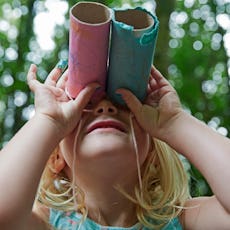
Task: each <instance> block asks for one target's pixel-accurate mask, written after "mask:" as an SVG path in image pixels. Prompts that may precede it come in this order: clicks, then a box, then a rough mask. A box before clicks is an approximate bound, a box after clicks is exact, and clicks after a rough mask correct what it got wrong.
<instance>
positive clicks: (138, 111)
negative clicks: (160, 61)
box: [117, 66, 183, 140]
mask: <svg viewBox="0 0 230 230" xmlns="http://www.w3.org/2000/svg"><path fill="white" fill-rule="evenodd" d="M117 93H119V94H121V95H122V97H123V99H124V101H125V102H126V104H127V106H128V107H129V109H130V110H131V112H132V113H133V114H134V116H135V118H136V120H137V121H138V123H139V124H140V126H141V127H142V128H143V129H144V130H145V131H146V132H147V133H149V134H150V135H151V136H152V137H156V138H159V139H161V140H165V139H166V135H167V134H168V132H169V131H171V128H172V126H173V124H174V121H175V120H176V119H177V118H178V116H179V115H180V114H181V112H182V111H183V110H182V107H181V103H180V100H179V97H178V95H177V93H176V91H175V89H174V88H173V87H172V86H171V85H170V83H169V82H168V81H167V80H166V79H165V78H164V77H163V76H162V75H161V73H160V72H159V71H158V70H157V69H156V68H154V67H153V66H152V68H151V73H150V79H149V84H148V93H147V97H146V100H145V103H144V104H142V103H141V102H140V101H139V100H138V99H137V98H136V96H135V95H134V94H133V93H132V92H130V91H129V90H127V89H118V90H117Z"/></svg>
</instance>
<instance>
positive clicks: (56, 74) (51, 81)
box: [45, 59, 68, 86]
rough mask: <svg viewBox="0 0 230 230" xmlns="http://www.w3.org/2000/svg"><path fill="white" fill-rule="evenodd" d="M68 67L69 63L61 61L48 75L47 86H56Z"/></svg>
mask: <svg viewBox="0 0 230 230" xmlns="http://www.w3.org/2000/svg"><path fill="white" fill-rule="evenodd" d="M67 65H68V61H67V60H63V59H61V60H60V61H59V62H58V63H57V65H56V66H55V68H54V69H53V70H52V71H51V72H50V74H49V75H48V77H47V79H46V81H45V84H47V85H52V86H56V83H57V81H58V79H59V78H60V76H61V74H62V73H63V72H64V70H65V69H66V67H67Z"/></svg>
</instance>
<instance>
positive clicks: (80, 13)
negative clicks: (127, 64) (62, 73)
mask: <svg viewBox="0 0 230 230" xmlns="http://www.w3.org/2000/svg"><path fill="white" fill-rule="evenodd" d="M110 22H111V11H110V9H109V8H108V7H106V6H104V5H103V4H100V3H96V2H79V3H77V4H76V5H74V6H73V7H72V8H71V10H70V32H69V63H68V65H69V76H68V81H67V93H68V95H69V96H70V97H71V98H75V97H76V96H77V95H78V93H79V92H80V91H81V90H82V89H83V88H84V87H85V86H86V85H87V84H89V83H91V82H98V83H100V85H101V86H102V87H101V88H100V90H97V94H98V95H99V94H100V93H102V92H103V91H104V90H105V84H106V75H107V61H108V60H107V59H108V49H109V34H110ZM94 98H95V95H94Z"/></svg>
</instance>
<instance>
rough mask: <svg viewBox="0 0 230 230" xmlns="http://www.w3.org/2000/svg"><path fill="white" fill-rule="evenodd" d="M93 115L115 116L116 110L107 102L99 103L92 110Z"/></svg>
mask: <svg viewBox="0 0 230 230" xmlns="http://www.w3.org/2000/svg"><path fill="white" fill-rule="evenodd" d="M94 114H95V115H103V114H106V115H115V114H117V108H116V107H115V106H114V105H113V104H112V103H111V102H110V101H108V100H102V101H100V102H99V103H98V104H97V106H96V107H95V108H94Z"/></svg>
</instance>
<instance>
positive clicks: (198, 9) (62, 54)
mask: <svg viewBox="0 0 230 230" xmlns="http://www.w3.org/2000/svg"><path fill="white" fill-rule="evenodd" d="M47 2H49V3H50V2H52V1H47V0H21V1H20V0H12V1H7V0H1V2H0V148H1V147H2V146H3V145H4V144H5V143H6V142H7V141H8V140H9V139H10V138H11V137H12V136H13V134H14V133H15V132H16V131H17V130H18V129H19V128H20V127H21V126H22V125H23V124H24V123H25V122H26V121H27V120H28V119H29V117H30V116H31V114H32V112H33V105H32V103H33V96H32V94H31V92H30V91H29V88H28V86H27V84H26V74H27V70H28V68H29V66H30V64H31V63H35V64H37V65H38V77H39V78H40V80H41V81H43V80H44V79H45V77H46V76H47V74H48V72H49V71H50V70H51V69H52V68H53V66H54V65H55V64H56V62H57V61H58V60H59V59H60V58H67V57H68V26H69V21H68V18H69V14H68V12H69V8H70V7H71V6H72V5H74V4H75V3H76V2H77V1H76V0H69V1H66V0H63V1H62V2H63V3H65V5H63V7H65V6H67V9H66V11H65V12H64V15H63V17H64V18H65V22H64V24H63V23H59V24H56V26H55V31H54V33H53V37H52V39H53V42H54V43H53V44H55V45H54V46H53V48H52V49H51V50H44V49H43V50H42V49H41V47H40V46H39V43H38V41H37V38H38V37H37V34H36V33H35V32H36V31H35V19H37V16H38V15H39V14H40V13H47V12H49V7H48V6H47V4H46V3H47ZM53 2H54V1H53ZM96 2H100V3H103V4H106V5H108V6H110V7H121V6H122V4H124V3H125V4H129V5H131V6H137V5H143V4H148V3H150V2H152V1H147V0H146V1H144V0H138V1H130V0H119V1H114V0H100V1H96ZM156 5H157V8H156V12H157V16H158V18H159V20H160V31H159V37H158V42H157V48H156V55H155V61H154V64H155V65H156V66H157V67H158V68H159V69H160V70H161V71H162V72H163V74H164V75H166V76H167V75H168V78H169V80H170V81H171V82H172V84H173V85H174V86H175V88H176V90H177V91H178V94H179V96H180V98H181V100H182V103H183V105H184V107H185V108H186V109H187V110H188V112H191V113H192V114H193V115H195V116H196V117H197V118H199V119H201V120H203V121H204V122H206V123H208V124H209V125H210V126H211V127H212V128H214V129H216V130H217V131H219V132H222V133H225V132H226V133H227V132H228V131H229V130H230V121H229V119H228V117H229V115H230V98H229V97H230V96H229V76H228V74H227V61H228V58H227V55H226V52H225V49H224V46H223V36H224V33H225V31H224V30H223V29H222V28H221V27H220V26H219V24H218V23H217V20H216V18H217V16H218V15H219V14H220V13H226V14H229V11H230V10H229V9H230V3H224V2H223V1H205V0H203V1H201V0H199V1H198V0H194V1H186V0H185V1H184V0H183V1H182V0H178V1H175V0H167V1H165V0H164V1H163V0H161V1H156ZM48 20H49V18H48V16H47V22H48ZM47 26H48V25H46V24H44V27H47ZM48 43H49V41H48V40H47V44H48ZM226 133H225V134H226ZM34 136H35V137H34V140H35V141H36V134H34ZM201 141H202V140H201ZM182 144H183V143H182ZM189 172H190V175H191V191H192V194H193V195H195V196H196V195H205V194H211V191H210V189H209V187H208V186H207V184H206V182H205V180H204V178H203V177H202V176H201V174H200V173H199V172H198V171H197V170H196V169H195V168H194V167H193V166H191V168H190V171H189Z"/></svg>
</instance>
